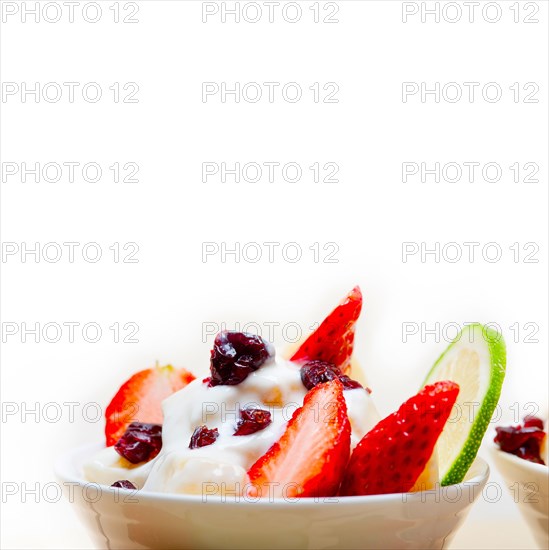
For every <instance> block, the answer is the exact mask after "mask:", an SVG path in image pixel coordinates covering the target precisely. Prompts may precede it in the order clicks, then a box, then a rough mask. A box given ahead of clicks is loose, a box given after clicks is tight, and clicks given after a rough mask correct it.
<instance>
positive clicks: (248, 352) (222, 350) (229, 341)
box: [210, 330, 271, 386]
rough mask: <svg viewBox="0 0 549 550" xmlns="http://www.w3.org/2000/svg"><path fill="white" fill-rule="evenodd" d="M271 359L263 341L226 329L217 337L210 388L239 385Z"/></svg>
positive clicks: (245, 333)
mask: <svg viewBox="0 0 549 550" xmlns="http://www.w3.org/2000/svg"><path fill="white" fill-rule="evenodd" d="M270 356H271V352H270V349H269V346H268V344H267V343H266V342H265V340H263V338H261V337H259V336H257V335H255V334H249V333H247V332H233V331H228V330H224V331H222V332H220V333H219V334H218V335H217V336H216V337H215V341H214V347H213V349H212V353H211V359H210V372H211V374H212V379H211V380H210V386H220V385H226V386H236V385H237V384H240V382H242V381H243V380H245V379H246V378H247V376H248V375H249V374H250V373H251V372H253V371H255V370H257V369H258V368H259V367H261V365H263V363H265V361H267V359H268V358H269V357H270Z"/></svg>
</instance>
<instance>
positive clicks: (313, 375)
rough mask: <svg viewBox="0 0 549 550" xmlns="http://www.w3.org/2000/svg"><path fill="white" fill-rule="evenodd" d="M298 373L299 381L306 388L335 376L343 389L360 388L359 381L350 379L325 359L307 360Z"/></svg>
mask: <svg viewBox="0 0 549 550" xmlns="http://www.w3.org/2000/svg"><path fill="white" fill-rule="evenodd" d="M300 374H301V381H302V382H303V385H304V386H305V387H306V388H307V389H308V390H311V389H313V388H314V387H315V386H318V384H324V383H325V382H329V381H330V380H335V379H336V378H338V379H339V381H340V382H341V383H342V384H343V389H344V390H352V389H355V388H362V385H361V384H360V382H357V381H356V380H352V379H351V378H349V377H348V376H347V375H346V374H343V373H342V372H341V369H339V368H338V367H336V366H335V365H334V364H332V363H328V362H327V361H309V362H308V363H305V364H304V365H303V366H302V367H301V369H300Z"/></svg>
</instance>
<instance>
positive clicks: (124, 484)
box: [111, 479, 137, 490]
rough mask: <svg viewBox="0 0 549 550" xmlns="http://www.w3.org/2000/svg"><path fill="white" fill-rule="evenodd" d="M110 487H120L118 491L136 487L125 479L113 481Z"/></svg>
mask: <svg viewBox="0 0 549 550" xmlns="http://www.w3.org/2000/svg"><path fill="white" fill-rule="evenodd" d="M111 487H120V489H134V490H135V489H137V487H136V486H135V485H134V484H133V483H132V482H131V481H128V480H127V479H121V480H120V481H115V482H114V483H113V484H112V485H111Z"/></svg>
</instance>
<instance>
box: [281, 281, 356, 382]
mask: <svg viewBox="0 0 549 550" xmlns="http://www.w3.org/2000/svg"><path fill="white" fill-rule="evenodd" d="M361 309H362V293H361V292H360V288H359V287H358V286H355V288H353V290H351V292H349V294H347V296H345V298H344V299H343V301H342V302H341V303H340V304H339V305H338V306H337V307H336V308H335V309H334V310H333V311H332V313H330V315H328V317H326V319H324V321H322V323H321V324H320V326H319V327H318V328H317V329H316V330H315V331H314V332H313V333H312V334H311V335H309V337H308V338H307V340H305V342H303V344H301V346H300V347H299V349H298V350H297V351H296V352H295V353H294V354H293V356H292V357H291V358H290V360H291V361H296V362H300V363H301V362H303V363H304V362H306V361H313V360H322V361H326V362H328V363H332V364H334V365H335V366H336V367H339V368H340V369H341V370H342V371H343V373H344V374H345V373H346V372H347V371H348V370H349V367H350V365H351V355H352V353H353V342H354V339H355V324H356V321H357V319H358V316H359V315H360V310H361Z"/></svg>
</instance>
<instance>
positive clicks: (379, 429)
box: [340, 381, 459, 496]
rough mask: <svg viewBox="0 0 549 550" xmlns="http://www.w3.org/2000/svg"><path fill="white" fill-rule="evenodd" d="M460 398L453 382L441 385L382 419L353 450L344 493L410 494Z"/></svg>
mask: <svg viewBox="0 0 549 550" xmlns="http://www.w3.org/2000/svg"><path fill="white" fill-rule="evenodd" d="M458 393H459V386H458V385H457V384H455V383H454V382H449V381H444V382H436V383H435V384H433V385H431V386H425V388H423V390H421V391H420V392H419V393H418V394H417V395H415V396H414V397H412V398H410V399H408V401H406V402H405V403H403V404H402V405H401V406H400V408H399V409H398V411H396V412H394V413H393V414H391V415H389V416H388V417H386V418H384V419H383V420H381V421H380V422H379V423H378V424H377V425H376V426H375V427H374V428H373V429H372V430H370V431H369V432H368V433H367V434H366V435H365V436H364V437H363V438H362V440H361V441H360V443H359V444H358V445H357V446H356V448H355V450H354V451H353V454H352V456H351V460H350V461H349V465H348V466H347V469H346V471H345V476H344V478H343V482H342V484H341V490H340V494H341V495H345V496H353V495H379V494H385V493H405V492H407V491H409V490H410V489H411V488H412V487H413V486H414V483H415V482H416V480H417V478H418V477H419V476H420V475H421V473H422V472H423V470H424V469H425V465H426V464H427V462H428V461H429V459H430V458H431V455H432V454H433V450H434V447H435V444H436V442H437V439H438V437H439V435H440V433H441V432H442V429H443V428H444V425H445V424H446V420H447V419H448V417H449V415H450V412H451V410H452V407H453V405H454V403H455V401H456V398H457V396H458Z"/></svg>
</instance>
